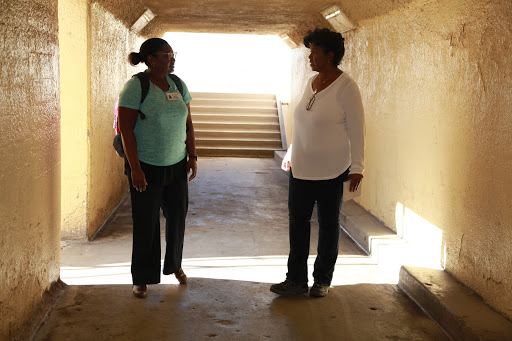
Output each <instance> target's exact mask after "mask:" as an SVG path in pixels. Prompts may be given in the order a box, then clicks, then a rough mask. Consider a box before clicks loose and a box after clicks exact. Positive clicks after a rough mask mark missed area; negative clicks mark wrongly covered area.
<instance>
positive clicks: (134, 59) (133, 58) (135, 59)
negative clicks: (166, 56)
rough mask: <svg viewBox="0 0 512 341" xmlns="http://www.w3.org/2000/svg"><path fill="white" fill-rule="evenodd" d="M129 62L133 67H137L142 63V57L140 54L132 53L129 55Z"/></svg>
mask: <svg viewBox="0 0 512 341" xmlns="http://www.w3.org/2000/svg"><path fill="white" fill-rule="evenodd" d="M128 61H129V62H130V64H132V65H137V64H139V63H140V62H141V61H142V55H141V54H140V53H139V52H132V53H130V54H129V55H128Z"/></svg>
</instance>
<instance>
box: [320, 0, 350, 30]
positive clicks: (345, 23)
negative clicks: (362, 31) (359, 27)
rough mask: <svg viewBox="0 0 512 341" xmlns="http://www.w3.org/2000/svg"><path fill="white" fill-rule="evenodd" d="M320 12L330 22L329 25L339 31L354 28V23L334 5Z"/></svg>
mask: <svg viewBox="0 0 512 341" xmlns="http://www.w3.org/2000/svg"><path fill="white" fill-rule="evenodd" d="M320 13H321V14H322V16H323V17H324V18H325V19H326V20H327V21H328V22H329V24H331V26H332V27H333V28H334V29H335V30H336V31H338V32H340V33H344V32H347V31H351V30H354V29H355V28H356V25H354V24H353V23H352V22H351V21H350V20H349V19H348V18H347V16H346V15H345V14H343V12H342V11H341V9H340V8H339V7H338V6H336V5H333V6H330V7H328V8H326V9H324V10H323V11H322V12H320Z"/></svg>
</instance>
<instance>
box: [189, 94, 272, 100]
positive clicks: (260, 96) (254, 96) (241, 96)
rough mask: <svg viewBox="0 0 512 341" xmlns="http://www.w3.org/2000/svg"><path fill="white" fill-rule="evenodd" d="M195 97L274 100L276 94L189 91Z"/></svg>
mask: <svg viewBox="0 0 512 341" xmlns="http://www.w3.org/2000/svg"><path fill="white" fill-rule="evenodd" d="M190 95H191V96H192V98H193V99H194V100H196V99H236V100H244V99H245V100H264V101H275V100H276V95H271V94H240V93H216V92H191V93H190Z"/></svg>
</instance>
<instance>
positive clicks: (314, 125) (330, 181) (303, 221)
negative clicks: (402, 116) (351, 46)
mask: <svg viewBox="0 0 512 341" xmlns="http://www.w3.org/2000/svg"><path fill="white" fill-rule="evenodd" d="M304 45H305V46H306V47H307V48H309V49H310V55H309V61H310V65H311V68H312V70H313V71H316V72H318V74H317V75H315V76H314V77H312V78H311V79H310V80H309V81H308V84H307V87H306V90H305V92H304V96H303V97H302V100H301V101H300V103H299V104H298V106H297V108H296V109H295V113H294V131H293V139H292V145H290V148H289V150H288V153H287V154H286V156H285V158H284V159H283V163H282V168H283V169H284V170H286V171H289V173H290V180H289V194H288V210H289V219H290V225H289V228H290V254H289V256H288V273H287V274H286V280H285V281H284V282H282V283H279V284H274V285H272V286H271V287H270V290H271V291H272V292H274V293H277V294H279V295H285V296H288V295H300V294H305V293H307V292H308V274H307V272H308V268H307V259H308V256H309V242H310V223H309V221H310V219H311V215H312V212H313V207H314V205H315V202H316V204H317V213H318V223H319V238H318V256H317V258H316V261H315V267H314V272H313V277H314V284H313V286H312V287H311V290H310V291H309V294H310V295H311V296H315V297H323V296H326V295H327V293H328V291H329V287H330V284H331V281H332V276H333V272H334V265H335V263H336V260H337V258H338V244H339V236H340V224H339V216H340V210H341V202H342V197H343V182H344V181H346V180H348V179H351V184H350V191H354V190H356V189H357V187H358V186H359V184H360V183H361V180H362V179H363V171H364V146H365V124H364V111H363V104H362V101H361V94H360V92H359V87H358V86H357V84H356V83H355V82H354V80H353V79H352V78H350V76H348V75H347V74H346V73H345V72H343V71H341V70H340V69H339V68H338V65H339V64H340V62H341V59H342V58H343V55H344V53H345V47H344V39H343V37H342V36H341V34H340V33H338V32H332V31H330V30H328V29H317V30H314V31H309V32H308V34H307V35H306V37H305V38H304Z"/></svg>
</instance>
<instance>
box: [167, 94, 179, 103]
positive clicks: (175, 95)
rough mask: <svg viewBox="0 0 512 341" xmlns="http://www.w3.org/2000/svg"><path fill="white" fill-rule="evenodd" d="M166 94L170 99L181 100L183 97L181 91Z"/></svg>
mask: <svg viewBox="0 0 512 341" xmlns="http://www.w3.org/2000/svg"><path fill="white" fill-rule="evenodd" d="M165 94H166V95H167V100H169V101H179V100H180V99H181V94H180V93H179V92H166V93H165Z"/></svg>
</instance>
